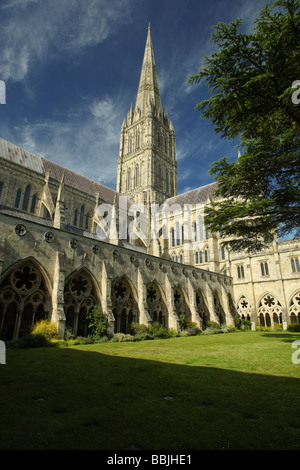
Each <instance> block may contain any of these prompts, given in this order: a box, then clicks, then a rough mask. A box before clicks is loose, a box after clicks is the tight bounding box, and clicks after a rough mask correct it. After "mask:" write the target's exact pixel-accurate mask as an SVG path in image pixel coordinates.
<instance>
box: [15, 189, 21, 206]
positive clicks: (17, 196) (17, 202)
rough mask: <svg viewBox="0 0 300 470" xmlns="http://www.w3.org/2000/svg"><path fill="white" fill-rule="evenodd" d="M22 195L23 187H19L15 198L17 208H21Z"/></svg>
mask: <svg viewBox="0 0 300 470" xmlns="http://www.w3.org/2000/svg"><path fill="white" fill-rule="evenodd" d="M21 195H22V191H21V189H18V191H17V192H16V198H15V203H14V206H15V208H16V209H19V205H20V201H21Z"/></svg>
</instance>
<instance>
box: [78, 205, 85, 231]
mask: <svg viewBox="0 0 300 470" xmlns="http://www.w3.org/2000/svg"><path fill="white" fill-rule="evenodd" d="M83 220H84V206H81V208H80V216H79V227H83Z"/></svg>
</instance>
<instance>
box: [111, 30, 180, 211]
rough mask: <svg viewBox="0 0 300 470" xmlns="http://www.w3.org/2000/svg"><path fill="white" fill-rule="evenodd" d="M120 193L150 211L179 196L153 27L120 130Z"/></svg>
mask: <svg viewBox="0 0 300 470" xmlns="http://www.w3.org/2000/svg"><path fill="white" fill-rule="evenodd" d="M117 191H118V192H119V193H121V194H124V195H126V196H128V197H129V198H130V199H131V200H132V201H133V202H135V203H136V204H143V205H145V206H146V207H148V208H149V207H150V206H151V204H159V205H160V204H162V203H163V202H164V201H165V200H166V199H167V198H169V197H171V196H174V195H176V194H177V162H176V156H175V135H174V128H173V126H172V123H171V122H170V121H169V119H168V115H167V113H166V110H165V109H163V108H162V104H161V99H160V93H159V87H158V80H157V73H156V66H155V60H154V53H153V46H152V40H151V30H150V26H149V27H148V35H147V41H146V47H145V53H144V59H143V64H142V70H141V76H140V82H139V86H138V91H137V97H136V102H135V107H134V108H133V105H132V104H131V108H130V110H129V112H128V114H127V119H126V118H125V119H124V121H123V124H122V128H121V137H120V151H119V158H118V177H117Z"/></svg>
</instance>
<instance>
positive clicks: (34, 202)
mask: <svg viewBox="0 0 300 470" xmlns="http://www.w3.org/2000/svg"><path fill="white" fill-rule="evenodd" d="M36 203H37V196H36V194H34V195H33V196H32V199H31V206H30V212H31V213H32V214H34V212H35V208H36Z"/></svg>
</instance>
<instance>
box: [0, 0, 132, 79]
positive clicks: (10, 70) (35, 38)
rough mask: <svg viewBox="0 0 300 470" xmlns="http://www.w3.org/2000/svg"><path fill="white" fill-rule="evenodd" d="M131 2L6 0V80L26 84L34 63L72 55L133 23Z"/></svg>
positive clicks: (1, 34) (2, 24)
mask: <svg viewBox="0 0 300 470" xmlns="http://www.w3.org/2000/svg"><path fill="white" fill-rule="evenodd" d="M130 4H131V0H110V1H109V2H107V1H106V0H89V2H87V1H86V0H74V1H72V2H70V1H69V0H24V1H21V0H18V1H16V0H7V1H6V3H4V4H2V5H1V7H0V18H1V19H0V43H1V46H2V53H1V56H2V57H1V60H0V68H1V78H2V79H3V80H8V79H12V80H14V81H20V80H22V79H23V78H24V77H25V76H26V75H27V74H28V72H29V71H30V69H31V67H32V66H33V65H34V64H35V63H36V62H42V61H46V60H50V59H51V58H53V57H55V55H56V54H58V53H59V54H61V53H64V54H65V55H70V54H71V55H73V54H75V53H77V52H80V51H81V50H82V49H83V48H85V47H87V46H93V45H95V44H99V43H101V42H102V41H104V40H105V39H106V38H107V37H108V36H109V35H110V34H112V33H113V32H115V31H116V30H117V26H118V25H119V24H120V22H126V21H128V20H130V16H129V13H130Z"/></svg>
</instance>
